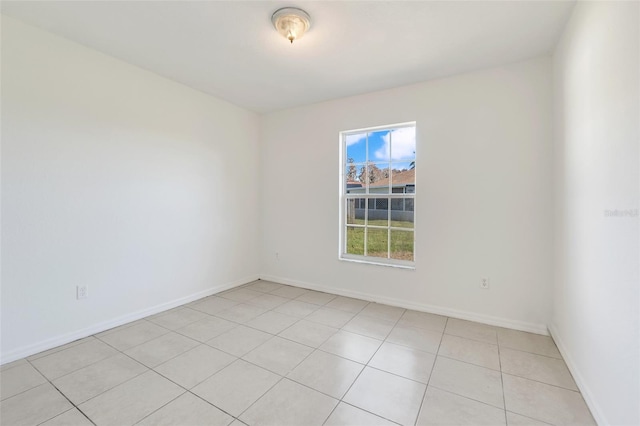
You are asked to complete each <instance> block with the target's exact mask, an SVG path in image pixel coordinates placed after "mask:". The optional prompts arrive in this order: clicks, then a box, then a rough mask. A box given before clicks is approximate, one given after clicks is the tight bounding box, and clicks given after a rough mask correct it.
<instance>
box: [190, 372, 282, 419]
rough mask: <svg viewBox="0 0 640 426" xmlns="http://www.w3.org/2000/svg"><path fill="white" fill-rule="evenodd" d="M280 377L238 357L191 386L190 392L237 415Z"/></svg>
mask: <svg viewBox="0 0 640 426" xmlns="http://www.w3.org/2000/svg"><path fill="white" fill-rule="evenodd" d="M280 379H281V377H280V376H279V375H277V374H275V373H272V372H271V371H268V370H265V369H264V368H261V367H258V366H256V365H253V364H250V363H248V362H246V361H243V360H241V359H239V360H237V361H235V362H234V363H233V364H231V365H229V366H227V367H225V368H223V369H222V370H220V371H218V372H217V373H216V374H214V375H213V376H211V377H209V378H208V379H207V380H205V381H204V382H202V383H200V384H199V385H198V386H196V387H194V388H193V389H192V392H193V393H195V394H196V395H198V396H200V397H201V398H204V399H205V400H207V401H209V402H210V403H212V404H213V405H215V406H216V407H219V408H221V409H222V410H224V411H226V412H227V413H230V414H231V415H233V416H236V417H237V416H239V415H240V414H241V413H242V412H243V411H244V410H246V409H247V408H249V406H250V405H251V404H253V403H254V402H256V401H257V400H258V398H260V397H261V396H262V395H264V394H265V393H266V392H267V391H268V390H269V389H271V387H273V385H275V384H276V383H278V381H280Z"/></svg>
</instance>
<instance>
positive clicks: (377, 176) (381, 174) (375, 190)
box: [367, 163, 389, 194]
mask: <svg viewBox="0 0 640 426" xmlns="http://www.w3.org/2000/svg"><path fill="white" fill-rule="evenodd" d="M367 169H368V172H369V193H370V194H388V193H389V163H369V164H368V165H367Z"/></svg>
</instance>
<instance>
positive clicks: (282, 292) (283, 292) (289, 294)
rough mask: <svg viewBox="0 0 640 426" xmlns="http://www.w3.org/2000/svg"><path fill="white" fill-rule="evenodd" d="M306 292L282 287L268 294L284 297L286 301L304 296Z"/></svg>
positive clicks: (296, 288) (302, 289)
mask: <svg viewBox="0 0 640 426" xmlns="http://www.w3.org/2000/svg"><path fill="white" fill-rule="evenodd" d="M307 291H308V290H306V289H304V288H299V287H291V286H288V285H286V286H282V287H280V288H279V289H277V290H274V291H271V292H269V294H273V295H274V296H280V297H286V298H287V299H295V298H296V297H300V296H302V295H303V294H305V293H306V292H307Z"/></svg>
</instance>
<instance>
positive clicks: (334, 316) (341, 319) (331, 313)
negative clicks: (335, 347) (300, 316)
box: [304, 307, 355, 328]
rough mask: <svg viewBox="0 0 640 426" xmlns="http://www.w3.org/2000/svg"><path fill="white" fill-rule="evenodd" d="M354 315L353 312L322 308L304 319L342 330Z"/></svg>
mask: <svg viewBox="0 0 640 426" xmlns="http://www.w3.org/2000/svg"><path fill="white" fill-rule="evenodd" d="M354 315H355V314H353V313H351V312H347V311H341V310H339V309H331V308H325V307H322V308H320V309H318V310H317V311H315V312H313V313H311V314H309V315H307V316H306V317H305V318H304V319H306V320H307V321H313V322H317V323H320V324H324V325H328V326H329V327H335V328H340V327H342V326H344V325H345V324H346V323H348V322H349V321H350V320H351V318H353V316H354Z"/></svg>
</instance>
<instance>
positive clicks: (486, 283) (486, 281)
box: [480, 277, 489, 290]
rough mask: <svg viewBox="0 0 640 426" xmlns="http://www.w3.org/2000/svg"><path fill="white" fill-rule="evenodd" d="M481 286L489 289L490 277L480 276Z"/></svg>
mask: <svg viewBox="0 0 640 426" xmlns="http://www.w3.org/2000/svg"><path fill="white" fill-rule="evenodd" d="M480 288H481V289H484V290H489V277H486V278H480Z"/></svg>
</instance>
